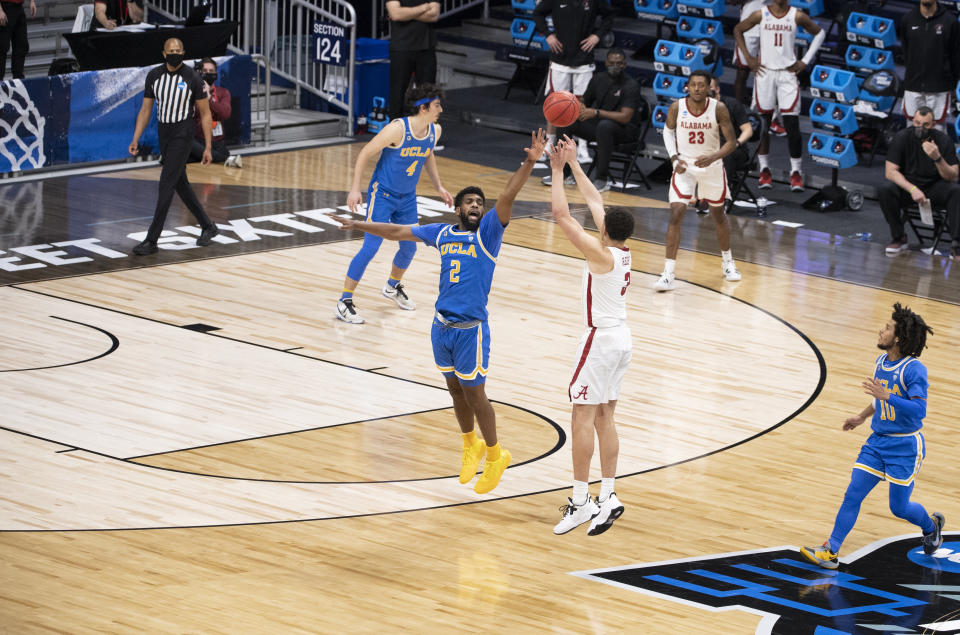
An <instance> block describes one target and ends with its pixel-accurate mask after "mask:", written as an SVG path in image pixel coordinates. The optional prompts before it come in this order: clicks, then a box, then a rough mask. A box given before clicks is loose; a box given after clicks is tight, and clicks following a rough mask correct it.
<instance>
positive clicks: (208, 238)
mask: <svg viewBox="0 0 960 635" xmlns="http://www.w3.org/2000/svg"><path fill="white" fill-rule="evenodd" d="M219 233H220V230H219V229H218V228H217V226H216V225H211V226H210V227H207V228H206V229H204V230H203V231H202V232H200V238H197V245H199V246H200V247H206V246H207V245H209V244H210V243H211V242H212V241H213V237H214V236H216V235H217V234H219Z"/></svg>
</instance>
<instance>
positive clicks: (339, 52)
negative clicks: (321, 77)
mask: <svg viewBox="0 0 960 635" xmlns="http://www.w3.org/2000/svg"><path fill="white" fill-rule="evenodd" d="M311 35H312V37H313V52H314V55H313V60H314V61H315V62H320V63H321V64H331V65H333V66H346V65H347V60H348V59H349V57H350V49H349V46H350V40H349V39H348V38H347V29H346V27H343V26H340V25H339V24H331V23H329V22H321V21H320V20H317V21H315V22H314V23H313V33H312V34H311Z"/></svg>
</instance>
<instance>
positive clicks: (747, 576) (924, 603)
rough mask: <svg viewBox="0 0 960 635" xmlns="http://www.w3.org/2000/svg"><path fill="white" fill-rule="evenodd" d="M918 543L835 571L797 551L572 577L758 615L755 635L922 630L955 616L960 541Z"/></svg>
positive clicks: (877, 551) (906, 541)
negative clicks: (931, 546)
mask: <svg viewBox="0 0 960 635" xmlns="http://www.w3.org/2000/svg"><path fill="white" fill-rule="evenodd" d="M948 535H952V536H957V535H960V532H944V536H948ZM919 542H920V536H919V534H918V535H916V536H912V537H903V538H898V539H890V538H888V539H885V540H879V541H877V542H875V543H873V544H872V545H869V546H867V547H865V548H864V549H861V550H860V551H858V552H857V554H856V555H857V557H856V559H855V560H853V561H851V562H842V563H841V564H840V569H839V570H837V571H827V570H825V569H821V568H820V567H818V566H816V565H813V564H810V563H808V562H806V561H805V560H804V559H803V558H802V557H801V556H800V554H799V553H798V552H797V550H796V548H795V547H779V548H773V549H757V550H753V551H741V552H738V553H726V554H716V555H711V556H705V557H703V558H684V559H681V560H671V561H667V562H659V563H652V564H636V565H627V566H623V567H613V568H610V569H598V570H595V571H576V572H573V575H576V576H579V577H582V578H586V579H588V580H596V581H598V582H605V583H607V584H612V585H615V586H619V587H621V588H628V589H631V588H632V589H635V590H636V591H639V592H641V593H648V594H652V595H657V596H659V597H663V598H667V599H672V600H675V601H677V602H682V603H683V604H686V605H688V606H689V605H691V604H692V605H697V606H701V607H703V608H704V609H706V610H709V611H717V610H730V609H740V610H747V611H750V612H751V613H760V614H764V615H766V616H767V618H768V619H764V620H761V621H760V623H759V624H758V625H757V631H756V632H757V633H772V634H788V633H789V634H794V633H804V634H810V635H814V634H815V633H817V634H826V633H830V634H831V635H841V634H852V633H866V632H871V633H873V632H876V633H881V632H885V631H896V632H901V633H905V632H911V633H913V632H924V631H925V629H929V628H930V627H933V626H934V625H935V624H936V623H938V622H944V620H945V617H944V616H950V615H956V614H957V613H958V612H960V596H958V595H957V593H956V589H957V585H960V565H954V564H953V562H954V561H953V560H951V558H953V557H956V558H957V561H958V562H960V554H957V553H955V551H956V548H957V547H960V543H957V542H954V543H949V542H946V541H945V542H944V544H943V547H942V548H941V549H940V550H938V551H937V552H936V553H934V554H933V555H931V556H928V555H926V554H924V553H923V550H922V549H921V548H920V545H919ZM917 565H920V566H917ZM769 618H772V620H771V619H769ZM771 621H772V623H771ZM945 625H946V624H944V626H945ZM932 630H936V629H932ZM950 632H954V629H950Z"/></svg>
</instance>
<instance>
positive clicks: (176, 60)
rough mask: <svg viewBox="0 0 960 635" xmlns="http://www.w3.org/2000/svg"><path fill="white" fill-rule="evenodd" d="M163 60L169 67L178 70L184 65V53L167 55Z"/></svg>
mask: <svg viewBox="0 0 960 635" xmlns="http://www.w3.org/2000/svg"><path fill="white" fill-rule="evenodd" d="M163 59H164V60H166V62H167V64H168V65H169V66H171V67H172V68H176V67H178V66H180V65H181V64H183V53H167V54H166V55H164V56H163Z"/></svg>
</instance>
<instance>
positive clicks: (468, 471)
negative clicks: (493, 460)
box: [460, 439, 487, 483]
mask: <svg viewBox="0 0 960 635" xmlns="http://www.w3.org/2000/svg"><path fill="white" fill-rule="evenodd" d="M486 453H487V444H486V443H484V442H483V440H482V439H477V442H476V443H474V444H473V445H471V446H468V447H465V448H463V467H461V468H460V482H461V483H469V482H470V481H471V480H473V477H474V476H476V475H477V466H479V465H480V459H482V458H483V455H484V454H486Z"/></svg>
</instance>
